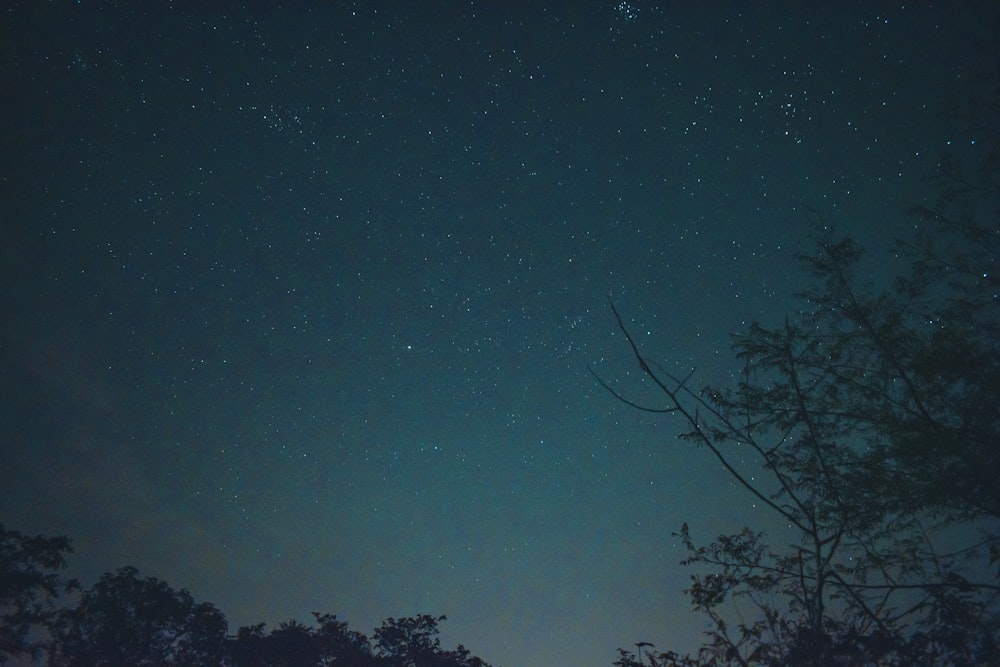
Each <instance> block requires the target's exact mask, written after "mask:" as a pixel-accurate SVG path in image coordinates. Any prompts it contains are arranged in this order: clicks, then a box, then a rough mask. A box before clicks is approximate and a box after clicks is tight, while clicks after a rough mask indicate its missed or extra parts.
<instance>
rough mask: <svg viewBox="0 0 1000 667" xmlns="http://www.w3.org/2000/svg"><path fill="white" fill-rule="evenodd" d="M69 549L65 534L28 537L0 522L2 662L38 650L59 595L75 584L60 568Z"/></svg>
mask: <svg viewBox="0 0 1000 667" xmlns="http://www.w3.org/2000/svg"><path fill="white" fill-rule="evenodd" d="M72 550H73V549H72V547H71V546H70V543H69V540H68V539H66V538H65V537H42V536H34V537H29V536H27V535H22V534H21V533H19V532H17V531H13V530H11V531H8V530H5V529H4V527H3V525H2V524H0V664H3V663H5V662H7V660H8V659H10V658H16V657H21V656H30V657H31V658H33V659H34V658H37V657H38V656H39V655H40V654H41V653H42V650H43V647H44V646H45V644H46V642H47V640H48V636H47V635H48V633H49V630H50V628H51V625H52V622H53V620H54V619H55V617H56V614H57V613H58V608H57V607H56V606H55V603H56V601H57V599H58V598H59V596H60V595H62V594H63V593H66V592H69V591H70V590H73V589H74V588H76V586H77V584H76V582H75V581H73V580H64V579H63V578H62V576H61V575H60V574H59V570H62V569H64V568H65V567H66V555H67V554H69V553H71V552H72Z"/></svg>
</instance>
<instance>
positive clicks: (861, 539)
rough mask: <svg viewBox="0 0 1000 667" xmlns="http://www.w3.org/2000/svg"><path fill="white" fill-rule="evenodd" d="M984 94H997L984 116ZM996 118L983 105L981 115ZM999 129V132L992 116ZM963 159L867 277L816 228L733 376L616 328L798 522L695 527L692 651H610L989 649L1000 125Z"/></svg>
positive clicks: (720, 452)
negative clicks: (682, 367) (674, 363)
mask: <svg viewBox="0 0 1000 667" xmlns="http://www.w3.org/2000/svg"><path fill="white" fill-rule="evenodd" d="M997 110H998V109H997V108H996V107H994V108H993V109H992V112H991V113H992V114H993V116H994V117H995V116H996V115H997V114H996V112H997ZM994 122H995V121H994ZM993 129H994V130H995V129H996V128H993ZM989 136H990V138H991V140H992V143H991V144H990V145H989V146H987V147H986V148H985V151H984V155H983V157H982V159H981V160H980V163H979V164H978V165H977V166H976V168H975V169H973V170H971V171H970V170H967V169H963V168H961V167H960V166H959V165H960V163H959V162H956V161H945V162H943V163H942V172H941V174H940V175H939V178H938V181H937V182H938V184H939V187H940V189H941V192H942V196H941V198H940V200H939V201H937V202H935V203H933V204H928V205H921V206H918V207H914V208H913V209H911V210H910V211H909V213H910V215H911V218H910V220H911V221H912V226H911V229H910V230H909V233H908V235H907V238H906V239H905V240H903V241H901V242H899V245H898V248H897V256H898V257H899V258H901V259H904V260H905V265H906V266H907V268H906V270H905V271H904V272H903V273H902V274H901V275H900V276H898V277H896V278H895V279H894V280H890V281H882V282H879V281H878V280H877V279H876V278H873V277H872V276H873V275H874V274H873V273H872V272H871V271H866V270H865V265H864V262H865V257H864V251H863V248H862V246H861V245H860V244H859V243H858V242H857V241H855V240H853V239H851V238H849V237H846V236H837V235H836V234H834V233H833V232H831V231H829V229H827V230H825V231H824V232H822V233H820V234H819V235H818V237H817V238H816V240H815V248H814V250H813V252H811V253H809V254H805V255H803V256H801V258H800V259H801V261H802V266H803V270H804V273H805V275H806V277H807V280H808V287H807V288H806V289H804V290H803V291H802V292H801V293H800V294H798V297H799V303H800V308H799V310H798V312H797V313H795V314H793V315H791V316H789V317H788V318H787V319H785V320H784V322H782V323H780V324H777V325H765V324H762V323H757V322H755V323H753V324H752V325H750V326H749V327H748V328H747V329H746V330H745V331H743V332H741V333H739V334H738V335H737V336H735V338H734V340H733V349H734V354H735V357H736V358H737V359H738V361H739V364H740V367H741V368H742V373H741V374H740V377H739V379H738V380H737V381H736V382H734V383H733V385H732V386H725V387H704V388H701V389H695V388H693V387H692V386H691V382H692V379H691V375H688V376H685V377H680V376H677V375H675V374H671V373H670V372H668V371H667V370H665V368H664V366H663V365H660V364H658V363H656V362H654V361H653V360H651V359H650V358H649V357H647V356H646V353H645V352H644V351H643V350H641V349H640V348H639V346H638V344H637V343H636V341H635V339H634V338H633V337H632V335H631V334H630V332H629V327H628V326H627V325H626V323H625V318H624V317H623V316H622V314H621V313H620V312H619V310H618V309H617V308H616V306H615V304H614V303H611V310H612V312H613V314H614V316H615V318H616V320H617V324H618V326H619V328H620V330H621V332H622V333H623V334H624V338H625V340H626V342H627V344H628V346H629V348H630V351H631V353H632V355H633V356H634V358H635V359H636V360H637V362H638V364H639V367H640V369H641V371H642V372H643V373H644V374H645V376H646V377H647V378H648V379H649V380H651V381H652V382H653V384H654V385H655V387H656V388H657V390H658V392H659V394H660V395H661V397H663V398H665V400H666V403H665V405H656V406H650V405H646V404H644V403H640V402H638V401H635V400H633V399H632V398H630V397H627V396H624V395H622V394H621V393H620V392H619V391H618V390H617V389H616V388H615V387H614V386H613V385H612V384H611V383H609V382H607V381H606V380H604V379H603V378H600V377H598V380H599V381H600V382H601V383H602V384H604V386H605V387H606V388H607V389H608V390H609V391H611V392H612V393H613V394H614V395H615V396H617V397H618V398H619V399H620V400H622V401H625V402H626V403H628V404H629V405H632V406H634V407H638V408H640V409H644V410H650V411H654V412H663V413H667V414H669V415H670V417H672V418H676V419H680V420H681V422H682V423H683V424H684V427H683V431H684V434H683V436H682V438H683V439H685V440H687V441H689V442H691V443H693V444H695V445H698V446H701V447H703V448H705V449H706V450H707V451H708V452H709V453H710V454H711V455H712V456H714V457H715V458H716V459H718V461H719V462H721V464H722V466H723V467H724V469H725V470H726V471H727V472H728V474H729V475H730V476H731V477H732V478H733V479H734V480H735V481H736V482H737V484H738V485H740V486H741V487H743V489H744V490H745V491H746V492H747V493H748V494H749V495H750V496H752V497H753V498H754V499H755V501H756V502H758V503H759V504H761V505H763V506H764V507H766V508H768V509H769V510H770V511H771V512H772V513H773V515H774V516H775V517H780V519H781V520H782V522H783V523H784V524H787V525H788V526H790V527H791V528H792V529H793V531H794V533H795V534H796V536H797V539H796V540H794V541H793V543H792V544H785V543H784V542H785V540H784V539H783V540H782V542H783V543H781V544H777V543H775V542H774V541H773V540H771V539H769V538H768V536H767V535H766V534H765V533H764V532H762V531H759V530H753V529H751V528H746V529H744V530H742V531H740V532H738V533H736V534H729V535H720V536H719V537H717V538H716V539H715V540H714V541H712V542H710V543H709V544H707V545H700V544H698V543H696V541H695V540H694V538H693V537H692V532H693V531H692V530H691V529H690V528H689V526H688V525H687V524H685V525H684V526H682V527H681V528H680V530H679V531H678V533H677V535H678V536H679V538H680V540H681V543H682V544H683V545H684V547H685V548H686V550H687V554H688V556H687V558H686V559H685V560H684V561H682V562H683V563H684V564H686V565H690V566H693V567H694V569H695V571H696V573H695V574H694V575H693V576H692V579H691V586H690V588H689V589H688V590H687V594H688V596H689V598H690V601H691V604H692V606H693V608H694V609H695V610H697V611H699V612H702V613H704V614H706V615H707V617H708V618H709V620H710V623H711V625H710V627H711V630H710V631H709V632H708V633H707V637H706V638H705V643H704V645H703V646H702V648H701V649H700V650H699V651H697V652H696V654H695V655H682V654H678V653H676V652H673V651H666V652H657V651H652V650H648V649H647V651H645V652H642V651H641V648H640V652H639V653H638V654H637V653H635V652H632V651H626V650H622V651H620V656H619V660H618V661H617V662H616V663H615V664H616V665H618V666H620V667H630V666H633V665H639V664H647V665H654V666H662V667H667V666H675V665H684V666H689V667H691V666H694V665H817V666H819V665H928V666H929V665H970V666H971V665H987V664H1000V569H998V565H1000V277H998V269H1000V266H998V263H1000V207H998V202H1000V170H998V167H1000V141H998V138H1000V133H998V132H995V131H991V132H990V133H989Z"/></svg>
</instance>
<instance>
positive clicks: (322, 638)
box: [0, 525, 489, 667]
mask: <svg viewBox="0 0 1000 667" xmlns="http://www.w3.org/2000/svg"><path fill="white" fill-rule="evenodd" d="M70 552H71V547H70V542H69V540H68V539H67V538H65V537H56V538H48V537H26V536H24V535H22V534H21V533H18V532H16V531H7V530H4V528H3V526H2V525H0V664H3V663H5V662H7V661H9V660H11V659H15V660H18V659H21V658H23V657H27V658H30V659H31V660H32V662H39V661H41V660H42V658H43V657H45V658H46V661H47V663H48V664H49V665H52V666H54V667H55V666H58V667H142V666H150V667H153V666H157V667H166V666H170V665H178V666H182V665H183V666H184V667H198V666H201V665H204V666H209V665H211V666H213V667H489V665H488V664H487V663H486V662H484V661H483V660H481V659H480V658H477V657H475V656H473V655H472V654H471V653H470V652H469V651H468V649H466V648H465V647H463V646H462V645H459V646H458V647H457V648H456V649H454V650H452V651H447V650H444V649H443V648H442V647H441V642H440V640H439V639H438V634H439V630H438V625H439V623H440V622H441V621H444V620H445V617H444V616H436V617H435V616H430V615H426V614H424V615H420V616H416V617H413V618H398V619H396V618H389V619H387V620H385V621H384V622H383V623H382V625H381V626H380V627H379V628H377V629H375V631H374V634H373V637H374V642H373V641H372V640H369V638H368V637H367V636H365V635H364V634H363V633H361V632H357V631H354V630H350V629H349V628H348V624H347V623H346V622H344V621H340V620H338V619H337V617H336V616H335V615H333V614H322V613H317V612H314V613H313V621H314V622H313V624H312V625H305V624H303V623H300V622H298V621H296V620H290V621H287V622H284V623H281V624H280V625H279V626H278V627H277V628H275V629H273V630H271V631H270V632H266V631H265V629H264V624H263V623H260V624H257V625H251V626H246V627H242V628H240V629H239V630H238V631H237V632H236V634H235V635H229V634H228V624H227V622H226V617H225V616H224V615H223V613H222V612H221V611H219V610H218V609H216V608H215V607H214V606H213V605H211V604H209V603H205V602H196V601H195V600H194V598H193V597H192V596H191V594H190V593H189V592H188V591H186V590H183V589H181V590H179V591H178V590H174V589H173V588H171V587H170V586H169V585H168V584H167V583H166V582H164V581H161V580H159V579H156V578H154V577H142V576H141V575H140V574H139V571H138V570H137V569H136V568H134V567H123V568H120V569H118V570H117V571H115V572H113V573H111V572H109V573H107V574H105V575H103V576H102V577H101V578H100V579H99V580H98V582H97V583H96V584H95V585H94V586H92V587H91V588H89V589H87V590H83V591H81V592H80V593H79V595H78V599H77V600H76V602H75V604H73V605H71V606H59V605H58V604H57V603H59V602H63V603H65V602H66V601H67V598H65V597H63V594H64V593H72V592H75V591H79V590H80V586H79V584H78V583H77V582H76V581H73V580H64V579H62V578H61V577H60V576H59V573H58V570H60V569H62V568H64V567H65V566H66V560H65V555H66V554H68V553H70ZM18 664H20V663H18Z"/></svg>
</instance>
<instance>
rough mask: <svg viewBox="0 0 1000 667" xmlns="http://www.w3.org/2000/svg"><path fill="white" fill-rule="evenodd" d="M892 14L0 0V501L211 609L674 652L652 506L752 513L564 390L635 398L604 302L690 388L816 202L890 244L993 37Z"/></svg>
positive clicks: (84, 565) (779, 271)
mask: <svg viewBox="0 0 1000 667" xmlns="http://www.w3.org/2000/svg"><path fill="white" fill-rule="evenodd" d="M511 4H517V5H519V7H520V8H518V9H510V8H507V7H505V6H507V5H511ZM926 4H928V3H905V4H904V3H876V2H865V1H862V2H823V3H815V4H803V5H798V3H785V2H780V3H773V4H771V5H768V4H765V3H757V2H754V3H743V2H732V3H694V2H691V3H682V2H677V3H671V6H668V7H661V6H657V4H656V3H652V2H644V1H642V0H635V1H634V2H621V3H618V2H614V1H611V0H608V1H605V2H582V1H573V2H566V3H527V2H525V3H505V2H409V1H407V2H400V3H362V2H357V3H349V2H336V3H333V2H330V3H319V2H315V3H305V2H302V3H297V2H292V3H285V6H284V7H280V6H279V5H278V4H277V3H250V5H251V6H250V7H245V6H243V5H242V3H228V2H227V3H224V2H211V3H167V2H155V3H153V2H135V3H110V2H95V1H89V0H78V1H76V2H70V1H65V2H64V1H53V2H41V1H37V2H36V1H35V0H25V1H24V2H7V3H4V6H3V8H2V10H0V11H2V14H0V31H2V32H0V75H2V81H0V85H2V91H3V93H2V95H3V99H4V102H3V105H2V108H0V114H2V119H3V128H2V132H0V156H2V172H0V201H2V206H0V299H2V301H0V447H2V452H3V456H2V462H0V522H2V523H4V525H5V526H6V527H7V528H9V529H16V530H20V531H22V532H27V533H43V534H47V535H67V536H69V537H71V538H72V539H73V542H74V545H75V549H76V552H75V553H74V554H73V556H72V557H71V574H73V575H76V576H80V577H82V578H83V579H84V582H85V583H93V582H94V581H95V580H96V577H97V576H98V575H99V574H100V573H102V572H105V571H109V570H113V569H115V568H117V567H119V566H122V565H127V564H129V565H135V566H136V567H138V568H139V570H140V571H141V572H142V573H143V574H144V575H149V576H156V577H159V578H162V579H165V580H166V581H168V582H169V583H170V584H171V585H172V586H174V587H175V588H186V589H188V590H189V591H190V592H191V593H192V595H193V596H194V597H195V598H196V599H197V600H200V601H208V602H212V603H214V604H215V605H217V606H218V607H219V608H220V609H221V610H222V611H223V612H224V613H225V614H226V615H227V617H228V618H229V621H230V630H231V631H233V632H235V630H236V628H237V627H238V626H239V625H247V624H251V623H256V622H260V621H267V622H268V623H269V624H270V625H276V624H277V623H279V622H281V621H285V620H288V619H290V618H293V617H294V618H297V619H299V620H303V621H307V620H309V619H310V615H309V614H310V612H311V611H323V612H330V613H335V614H337V615H338V617H339V618H341V619H342V620H346V621H348V622H349V623H350V624H351V627H352V628H353V629H356V630H360V631H362V632H366V633H368V632H370V631H371V629H372V628H373V627H376V626H377V625H378V624H380V623H381V621H382V619H384V618H386V617H389V616H395V617H399V616H407V615H414V614H419V613H431V614H437V615H439V614H445V615H447V616H448V620H447V622H445V623H444V624H443V626H442V629H443V638H442V639H443V643H444V644H446V645H447V646H448V647H452V646H454V645H455V644H456V643H459V642H460V643H463V644H464V645H465V646H466V647H468V648H469V649H470V650H471V651H472V652H473V653H474V654H475V655H478V656H480V657H482V658H483V659H485V660H487V661H488V662H491V663H493V664H494V665H497V666H499V667H520V666H529V667H530V666H532V665H554V666H566V667H569V666H570V665H572V666H575V667H598V666H601V665H605V666H607V665H610V664H611V662H612V661H613V660H614V659H615V658H616V652H615V649H616V648H617V647H619V646H621V647H631V646H632V645H633V644H634V643H635V642H637V641H649V642H653V643H654V644H656V646H657V648H659V649H661V650H666V649H668V648H675V649H685V650H689V649H693V648H694V647H695V646H696V645H697V643H698V641H699V632H700V631H701V629H702V620H701V618H700V617H698V616H696V615H694V614H693V613H692V612H690V611H689V605H688V603H687V600H686V598H685V597H684V596H683V594H682V592H681V591H682V590H683V589H684V588H685V587H686V585H687V583H688V581H689V574H690V573H689V572H687V571H685V569H684V568H683V567H681V566H680V565H679V564H678V561H679V560H681V559H682V558H683V557H684V555H685V554H684V552H683V549H682V548H681V545H680V543H679V541H678V540H677V539H676V538H674V537H673V536H672V535H671V532H672V531H675V530H677V529H678V528H679V527H680V525H681V523H682V522H685V521H686V522H688V523H689V524H690V525H691V531H692V535H693V537H694V538H695V539H696V540H697V541H703V542H704V541H709V540H710V539H711V538H713V537H714V536H715V535H716V534H718V533H719V532H722V531H726V530H733V529H736V528H739V527H740V526H741V525H743V522H745V521H751V522H755V524H754V525H755V527H759V528H766V529H769V530H771V531H772V532H771V534H772V535H775V537H776V539H778V540H780V536H781V527H780V526H771V525H770V521H769V518H768V517H767V515H766V514H764V513H763V510H756V509H755V508H754V507H753V506H752V505H751V504H750V499H749V498H748V496H747V495H746V494H744V493H741V492H740V491H738V490H737V489H735V488H733V486H732V485H731V484H730V482H729V480H728V479H727V477H726V476H725V474H724V473H723V471H722V470H721V469H720V468H719V467H718V465H717V464H716V463H715V462H714V461H713V460H712V459H711V458H710V456H709V454H708V452H707V451H705V450H703V449H697V448H693V447H692V446H691V445H690V444H688V443H684V442H679V441H677V440H676V435H677V433H678V432H679V430H680V429H681V427H682V424H681V423H680V422H679V420H676V419H671V418H670V417H669V416H663V415H660V416H656V415H651V414H647V413H640V412H637V411H635V410H633V409H631V408H629V407H628V406H626V405H623V404H622V403H619V402H618V401H616V400H615V399H614V397H612V396H611V395H609V394H608V393H607V392H606V391H605V390H604V389H603V388H601V387H600V386H599V385H598V384H597V383H596V382H595V381H594V379H593V378H592V376H591V375H590V373H589V372H588V366H590V367H592V368H594V370H595V371H597V372H598V373H600V374H601V375H602V376H603V377H604V378H607V379H608V380H609V381H612V382H613V383H616V385H617V386H618V387H619V388H620V389H621V390H622V391H624V392H627V393H628V394H629V395H630V396H631V397H633V398H636V399H638V400H643V401H648V402H655V400H656V398H657V396H656V394H655V393H654V392H653V391H652V389H651V388H650V387H648V386H646V385H644V384H643V383H642V382H641V380H640V378H639V377H638V375H639V374H638V373H637V370H638V369H637V368H636V366H635V363H634V361H633V360H632V359H631V357H630V354H629V350H628V348H627V346H626V345H625V341H624V340H623V339H622V336H621V335H620V334H619V333H618V332H617V330H616V326H615V322H614V319H613V316H612V313H611V312H610V310H609V308H608V306H607V301H606V297H607V295H608V294H610V295H612V296H613V298H614V299H615V302H616V304H617V305H618V307H619V308H620V310H621V311H622V313H623V315H624V316H625V317H626V320H627V322H628V324H629V326H630V327H632V331H633V333H634V334H635V335H636V337H637V339H638V341H639V342H640V344H641V345H642V346H643V347H644V349H645V351H646V352H647V353H649V354H650V356H652V357H654V358H656V359H658V360H660V361H662V363H663V364H664V366H665V367H666V368H667V369H669V370H677V371H678V372H682V373H684V372H687V370H688V369H690V368H691V367H693V366H696V367H697V369H698V370H697V372H696V375H695V378H694V380H693V381H692V382H693V383H694V384H697V385H702V384H708V383H720V382H726V381H728V380H729V379H730V378H731V374H732V373H733V372H734V371H736V370H738V362H735V361H734V360H733V358H732V356H731V355H730V353H729V350H728V340H729V336H730V334H732V333H733V332H736V331H738V330H740V329H741V327H743V326H744V325H745V324H746V323H748V322H749V321H751V320H753V319H759V320H762V321H764V322H765V323H775V322H781V321H782V320H783V318H784V317H785V315H786V314H788V313H793V312H794V308H795V302H794V300H793V299H792V297H791V295H792V293H793V292H794V291H795V290H796V289H797V288H798V287H800V286H801V282H800V274H799V272H798V268H797V265H796V264H795V260H794V256H795V254H796V253H797V252H800V251H803V250H806V249H807V248H808V245H807V242H808V241H807V239H808V238H809V236H810V235H811V234H812V233H814V232H816V231H817V229H818V225H819V224H820V223H818V222H817V220H818V219H825V220H826V221H827V222H828V223H829V224H831V225H833V226H835V227H837V228H838V229H841V230H843V231H844V232H849V233H852V234H854V235H856V236H857V238H858V239H859V240H860V241H861V242H862V243H863V244H865V245H866V246H868V247H869V249H870V252H871V255H872V256H873V257H874V258H875V259H876V261H881V260H883V259H884V260H890V259H891V257H892V254H891V247H890V245H889V241H890V240H891V238H892V237H894V236H896V235H899V234H900V233H904V230H905V229H906V226H907V224H908V220H907V218H906V217H905V216H904V215H903V213H902V212H903V210H904V209H905V208H906V206H908V205H909V204H911V203H915V202H918V201H921V200H923V199H926V198H929V197H931V196H932V195H933V191H932V185H931V184H929V183H928V182H927V181H926V177H928V176H929V175H931V174H932V173H933V172H934V167H935V164H936V163H937V161H938V159H939V158H940V157H941V155H942V154H943V153H944V152H945V151H946V150H948V149H949V147H952V148H955V147H966V148H968V147H970V146H974V144H973V143H972V142H973V141H974V140H975V139H976V137H975V135H974V134H970V132H971V131H972V130H970V128H969V127H967V126H966V125H965V124H963V123H962V122H960V120H958V119H956V118H955V117H954V116H953V115H951V114H950V113H949V109H950V107H951V106H953V105H954V104H955V103H961V102H964V101H966V100H968V99H970V98H971V97H972V96H974V95H976V94H978V93H979V92H980V91H981V90H982V89H983V87H985V86H986V85H990V84H988V83H986V82H985V80H986V78H987V77H988V75H989V74H990V73H991V72H990V70H989V65H990V64H991V62H992V64H993V66H995V61H990V59H991V58H993V57H995V52H993V51H991V49H993V48H994V46H993V40H995V35H994V34H993V33H992V32H991V27H992V23H993V21H994V20H995V16H994V12H993V10H992V9H990V6H991V4H992V3H989V2H985V1H983V2H965V3H955V2H941V3H935V4H934V5H932V6H929V7H928V6H925V5H926ZM795 5H798V6H797V7H796V6H795ZM206 7H209V8H206ZM994 83H995V81H994ZM775 531H776V532H775Z"/></svg>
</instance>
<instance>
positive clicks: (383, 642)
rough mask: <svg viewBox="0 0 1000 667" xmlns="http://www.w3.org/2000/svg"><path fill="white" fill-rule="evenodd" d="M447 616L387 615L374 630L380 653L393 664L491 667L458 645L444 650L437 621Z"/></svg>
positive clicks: (404, 665)
mask: <svg viewBox="0 0 1000 667" xmlns="http://www.w3.org/2000/svg"><path fill="white" fill-rule="evenodd" d="M443 620H445V617H444V616H438V617H434V616H430V615H428V614H421V615H420V616H416V617H411V618H400V619H395V618H388V619H386V620H385V621H384V622H383V623H382V626H381V627H379V628H378V629H376V630H375V633H374V638H375V646H376V647H377V655H379V656H380V657H381V658H383V659H385V660H386V663H385V664H387V665H390V666H391V667H489V665H487V664H486V663H485V662H483V661H482V660H481V659H479V658H477V657H475V656H473V655H471V654H470V653H469V651H468V650H467V649H466V648H465V647H464V646H462V645H461V644H459V646H458V648H457V649H455V650H454V651H442V650H441V640H440V639H438V636H437V635H438V633H439V632H440V631H439V630H438V627H437V626H438V623H440V622H441V621H443Z"/></svg>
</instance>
